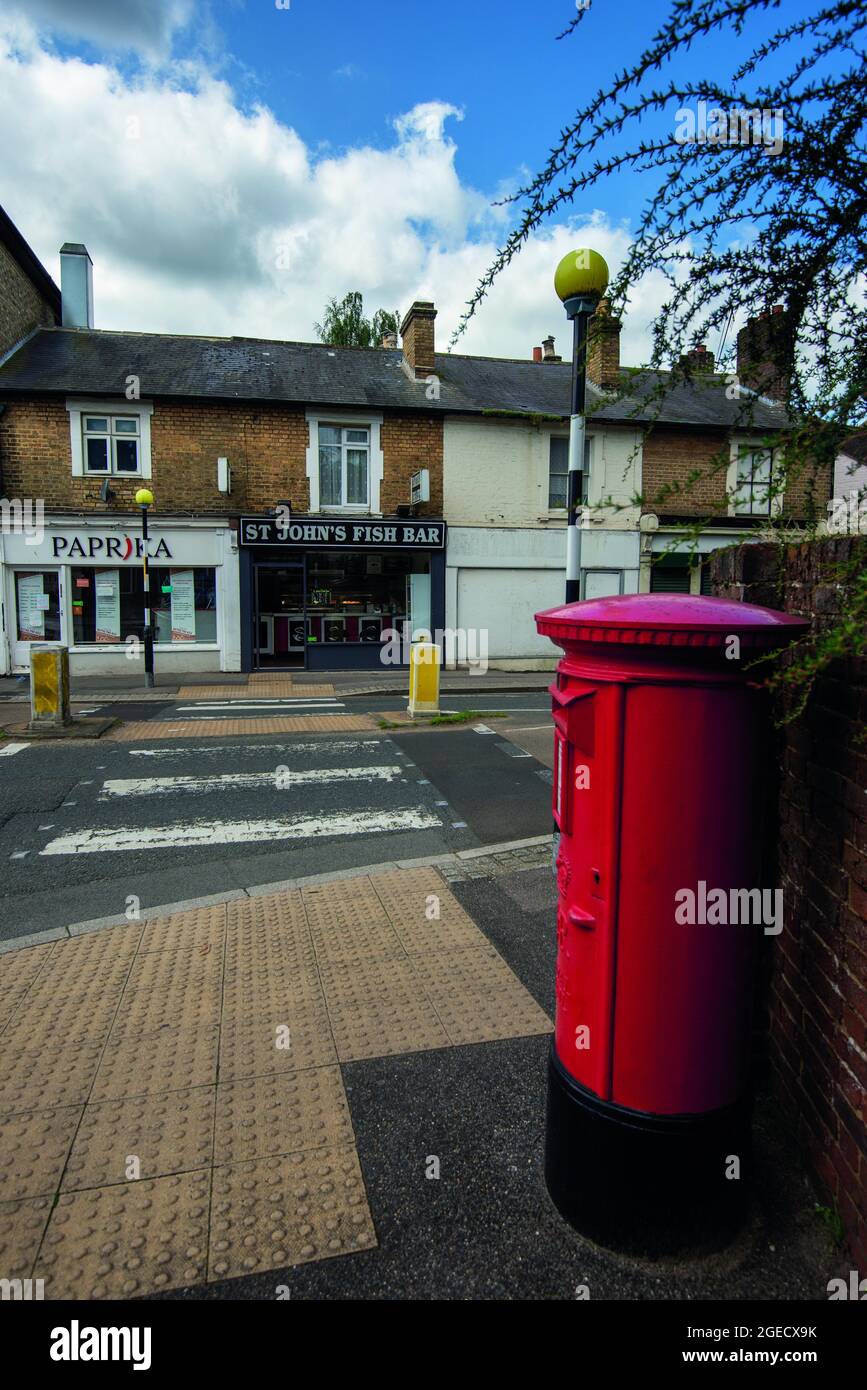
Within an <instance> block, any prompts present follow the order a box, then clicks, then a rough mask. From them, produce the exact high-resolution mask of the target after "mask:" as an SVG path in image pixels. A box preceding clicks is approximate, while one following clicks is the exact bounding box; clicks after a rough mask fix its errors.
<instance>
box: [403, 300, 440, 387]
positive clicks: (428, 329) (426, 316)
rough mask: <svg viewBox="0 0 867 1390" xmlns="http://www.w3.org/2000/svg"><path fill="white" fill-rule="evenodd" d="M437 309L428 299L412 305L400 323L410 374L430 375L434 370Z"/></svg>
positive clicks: (417, 301) (407, 368)
mask: <svg viewBox="0 0 867 1390" xmlns="http://www.w3.org/2000/svg"><path fill="white" fill-rule="evenodd" d="M436 316H437V311H436V309H435V308H434V306H433V304H431V303H430V301H429V300H426V299H417V300H416V301H415V303H414V304H412V305H410V307H409V309H408V310H407V313H406V317H405V318H404V321H403V323H402V324H401V325H400V336H401V338H402V340H403V361H404V366H405V368H406V370H407V371H408V372H409V375H410V376H412V377H416V378H422V379H423V378H424V377H428V376H430V375H431V374H432V372H433V370H434V319H435V318H436Z"/></svg>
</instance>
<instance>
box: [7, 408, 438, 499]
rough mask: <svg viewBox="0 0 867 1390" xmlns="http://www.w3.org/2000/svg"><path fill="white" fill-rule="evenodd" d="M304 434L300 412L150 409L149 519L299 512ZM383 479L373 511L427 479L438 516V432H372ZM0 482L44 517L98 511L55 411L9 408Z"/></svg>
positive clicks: (423, 424) (418, 423) (417, 424)
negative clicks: (378, 437)
mask: <svg viewBox="0 0 867 1390" xmlns="http://www.w3.org/2000/svg"><path fill="white" fill-rule="evenodd" d="M307 442H308V427H307V422H306V419H305V416H304V410H303V408H292V407H289V406H284V405H279V404H265V405H254V406H248V405H235V404H233V403H226V404H222V403H218V402H195V401H186V402H185V401H156V402H155V404H154V412H153V415H152V417H151V457H152V469H153V471H152V476H151V479H150V482H149V484H148V486H149V487H150V488H151V489H152V491H153V493H154V496H155V498H156V502H155V506H154V513H155V514H158V513H160V512H163V513H174V512H181V513H192V514H197V515H223V516H230V515H234V514H237V513H239V512H260V511H265V510H266V509H268V508H270V507H273V506H274V504H275V503H276V502H278V501H280V500H281V499H283V498H288V499H290V500H291V501H292V503H293V506H294V507H295V509H296V510H298V511H306V509H307V507H308V504H309V491H308V482H307V476H306V471H305V469H306V451H307ZM382 450H383V465H384V478H383V485H382V491H381V499H380V500H381V506H382V509H383V510H384V511H386V512H388V511H393V510H394V508H395V506H396V505H397V504H398V503H403V502H408V501H409V489H410V476H411V474H412V473H413V472H415V471H416V470H417V469H418V468H420V467H425V468H429V469H430V474H431V502H430V505H429V506H427V507H424V508H422V511H423V512H427V513H428V514H430V515H434V514H435V513H437V512H441V510H442V459H443V446H442V423H441V422H440V421H439V420H437V419H433V418H430V417H419V416H413V415H412V414H405V415H393V416H386V417H385V418H384V420H383V425H382ZM221 456H225V457H226V458H228V460H229V462H230V464H231V467H232V491H231V493H229V494H224V493H221V492H218V490H217V459H218V457H221ZM0 479H2V491H3V494H4V495H5V496H7V497H20V498H22V499H24V498H34V499H35V498H38V497H41V498H43V499H44V501H45V505H46V508H47V509H48V510H49V511H52V510H54V511H57V510H73V511H80V510H84V511H86V510H88V509H90V508H95V509H98V510H101V511H104V510H105V504H104V503H101V502H100V501H99V490H100V487H101V485H102V481H103V480H102V478H101V477H94V476H89V477H83V478H74V477H73V476H72V462H71V452H70V436H69V415H68V413H67V411H66V407H65V404H64V402H63V401H59V400H57V399H55V398H49V397H44V398H42V399H38V400H29V401H26V402H25V401H10V402H8V403H7V408H6V411H5V413H4V415H3V416H2V418H0ZM140 485H141V483H140V480H139V479H136V478H130V479H126V478H117V477H113V478H112V479H111V488H112V491H113V492H114V493H116V496H117V500H116V501H115V502H114V503H113V505H114V506H115V507H116V508H117V509H118V511H124V510H128V509H129V508H130V507H131V506H132V505H133V503H132V499H133V496H134V494H135V491H136V488H138V487H139V486H140Z"/></svg>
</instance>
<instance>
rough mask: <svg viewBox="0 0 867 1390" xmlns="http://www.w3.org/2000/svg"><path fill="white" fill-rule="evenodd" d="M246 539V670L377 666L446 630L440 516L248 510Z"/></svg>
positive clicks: (242, 539) (243, 522) (242, 532)
mask: <svg viewBox="0 0 867 1390" xmlns="http://www.w3.org/2000/svg"><path fill="white" fill-rule="evenodd" d="M238 540H239V548H240V562H241V572H240V601H241V665H242V669H243V670H245V671H256V670H268V669H275V670H292V669H298V670H301V669H304V670H310V671H336V670H374V669H376V670H378V669H382V667H383V665H385V664H394V662H395V660H396V659H397V660H399V661H400V662H401V664H404V658H405V656H406V653H407V651H408V638H409V635H410V634H411V633H413V632H419V631H421V630H424V631H425V632H431V633H435V632H436V631H437V630H440V631H442V629H444V627H445V545H446V523H445V522H444V521H442V520H429V519H428V518H427V517H424V518H410V519H406V518H403V517H399V518H388V517H386V518H382V519H379V518H377V519H376V520H370V519H364V518H356V517H347V518H339V519H329V520H324V519H322V518H321V517H314V516H294V515H293V516H291V517H289V518H287V517H285V516H278V515H277V514H273V515H265V516H242V517H241V518H240V519H239V523H238ZM404 638H406V639H407V640H404ZM384 656H385V657H387V658H388V660H387V662H384V660H383V657H384Z"/></svg>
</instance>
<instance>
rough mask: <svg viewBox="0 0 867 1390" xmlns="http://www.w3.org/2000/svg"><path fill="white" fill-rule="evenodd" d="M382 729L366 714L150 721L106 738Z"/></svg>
mask: <svg viewBox="0 0 867 1390" xmlns="http://www.w3.org/2000/svg"><path fill="white" fill-rule="evenodd" d="M378 728H379V725H378V724H377V723H376V721H375V720H374V719H371V717H370V716H369V715H367V714H291V715H275V716H274V717H273V718H271V717H269V716H267V715H262V716H261V718H258V717H257V718H254V719H213V720H207V719H180V720H175V721H174V722H172V721H171V720H167V719H158V720H157V719H151V720H147V721H145V722H144V723H139V722H137V721H135V720H133V721H131V722H130V723H129V724H118V725H117V727H116V728H114V729H109V731H108V733H107V734H106V735H105V737H106V738H108V739H114V740H115V741H116V742H119V743H142V742H152V741H153V740H154V739H175V738H227V737H237V736H238V735H239V734H341V733H342V734H359V733H367V732H369V731H370V730H371V729H378Z"/></svg>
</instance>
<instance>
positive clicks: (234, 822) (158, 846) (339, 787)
mask: <svg viewBox="0 0 867 1390" xmlns="http://www.w3.org/2000/svg"><path fill="white" fill-rule="evenodd" d="M517 698H518V699H526V697H521V696H519V697H517ZM377 704H378V705H380V707H381V701H377ZM398 707H400V706H399V705H398ZM151 708H153V707H151ZM157 708H161V707H157ZM355 709H357V705H356V704H355V703H353V710H355ZM515 717H517V712H516V716H515ZM522 717H528V718H530V719H531V720H533V721H536V720H537V716H536V714H535V712H534V710H533V709H530V711H529V714H528V715H526V716H522ZM280 769H283V770H284V771H283V772H280ZM549 778H550V774H549V773H548V772H547V770H546V769H545V768H543V767H542V766H541V765H540V764H539V763H538V762H537V761H536V760H535V759H534V758H532V757H530V756H527V755H526V754H524V753H523V750H521V749H519V748H518V747H517V746H516V745H515V744H514V743H513V742H512V741H511V740H510V739H508V738H505V737H504V736H503V735H502V733H501V732H500V731H499V730H497V731H496V732H494V733H490V734H487V733H482V732H477V731H476V730H475V729H474V728H473V727H472V726H470V727H467V728H465V729H464V728H461V729H449V730H441V731H438V732H417V731H412V732H407V733H402V732H401V733H393V734H391V733H382V734H380V733H376V734H371V735H364V734H359V735H346V736H341V735H333V734H332V735H318V736H315V737H314V736H306V737H293V738H289V737H286V736H280V735H270V736H269V735H261V736H255V735H253V736H245V737H235V738H231V737H228V738H220V737H210V738H208V739H201V740H200V739H198V738H196V739H175V740H173V741H171V740H167V741H162V740H161V741H159V742H158V743H154V742H151V741H146V742H142V744H141V745H140V746H138V745H135V744H133V745H130V744H124V743H116V742H111V741H106V740H103V741H101V742H99V743H88V744H82V743H75V742H64V743H52V744H30V745H28V746H27V747H25V748H23V749H22V750H21V751H20V752H17V753H12V754H8V755H5V756H2V757H0V896H2V899H3V903H4V906H3V911H2V916H0V939H10V938H13V937H21V936H26V935H29V934H31V933H34V932H38V931H43V930H45V929H47V928H52V927H63V926H68V925H70V924H73V923H76V922H81V921H87V920H90V919H93V918H98V917H106V916H112V915H115V914H118V913H122V912H124V911H125V910H126V908H127V906H128V900H129V899H130V898H131V897H134V898H137V899H138V904H139V906H140V907H141V908H147V907H153V906H158V905H160V904H164V903H171V902H177V901H186V900H188V899H191V898H197V897H200V896H205V895H209V894H214V893H220V892H226V891H229V890H231V889H235V888H249V887H251V886H254V885H259V884H265V883H274V882H278V881H280V880H284V879H287V878H295V877H299V876H302V875H306V874H316V873H322V872H330V871H334V870H340V869H349V868H355V867H359V866H361V865H365V864H374V863H382V862H386V861H389V860H395V859H412V858H417V857H427V856H431V855H437V854H444V853H453V852H455V851H456V850H460V849H470V848H474V847H477V846H480V845H483V844H491V843H497V842H501V841H504V840H512V839H523V838H526V837H529V836H533V835H543V834H546V833H547V832H548V831H549V830H550V824H551V822H550V795H551V793H550V782H549Z"/></svg>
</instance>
